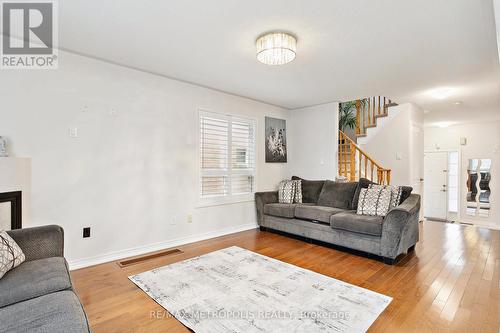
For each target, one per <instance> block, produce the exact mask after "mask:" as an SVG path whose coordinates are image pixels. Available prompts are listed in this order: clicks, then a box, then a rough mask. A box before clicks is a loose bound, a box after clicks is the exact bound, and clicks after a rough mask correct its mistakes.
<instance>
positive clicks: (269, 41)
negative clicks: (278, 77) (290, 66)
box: [255, 32, 297, 65]
mask: <svg viewBox="0 0 500 333" xmlns="http://www.w3.org/2000/svg"><path fill="white" fill-rule="evenodd" d="M255 46H256V47H257V60H259V61H260V62H261V63H263V64H266V65H284V64H286V63H289V62H290V61H292V60H293V59H295V53H296V51H297V38H295V37H294V36H292V35H290V34H288V33H286V32H270V33H267V34H264V35H262V36H260V37H259V38H257V41H256V42H255Z"/></svg>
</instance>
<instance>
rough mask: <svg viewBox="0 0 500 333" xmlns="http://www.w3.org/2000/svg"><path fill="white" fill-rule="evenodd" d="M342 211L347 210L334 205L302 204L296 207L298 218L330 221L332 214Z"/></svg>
mask: <svg viewBox="0 0 500 333" xmlns="http://www.w3.org/2000/svg"><path fill="white" fill-rule="evenodd" d="M341 212H345V210H344V209H340V208H334V207H324V206H304V205H302V206H297V207H296V208H295V217H296V218H298V219H305V220H313V221H320V222H324V223H330V216H332V215H333V214H338V213H341Z"/></svg>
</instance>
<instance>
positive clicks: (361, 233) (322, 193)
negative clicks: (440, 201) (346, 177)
mask: <svg viewBox="0 0 500 333" xmlns="http://www.w3.org/2000/svg"><path fill="white" fill-rule="evenodd" d="M293 179H300V178H298V177H293ZM371 183H372V182H370V181H369V180H367V179H361V180H360V181H359V182H351V183H338V182H333V181H328V180H327V181H308V180H304V179H303V180H302V201H303V203H302V204H281V203H278V192H277V191H276V192H259V193H256V194H255V204H256V209H257V219H258V224H259V226H260V227H261V230H275V231H279V232H282V233H286V234H292V235H296V236H300V237H302V238H306V239H309V240H316V241H320V242H323V243H329V244H333V245H337V246H341V247H345V248H349V249H353V250H357V251H362V252H366V253H370V254H373V255H376V256H379V257H381V258H383V260H384V262H385V263H388V264H393V263H395V262H396V258H397V257H398V256H399V255H401V254H404V253H407V252H408V251H411V250H413V249H414V246H415V244H416V243H417V242H418V240H419V229H418V221H419V211H420V196H419V195H417V194H411V191H412V188H411V187H406V186H405V187H403V194H402V197H401V202H400V204H399V206H397V207H395V208H393V209H392V210H390V211H389V213H388V214H387V215H386V216H385V217H379V216H365V215H357V214H356V209H357V206H358V197H359V193H360V191H361V189H362V188H367V187H368V186H369V184H371Z"/></svg>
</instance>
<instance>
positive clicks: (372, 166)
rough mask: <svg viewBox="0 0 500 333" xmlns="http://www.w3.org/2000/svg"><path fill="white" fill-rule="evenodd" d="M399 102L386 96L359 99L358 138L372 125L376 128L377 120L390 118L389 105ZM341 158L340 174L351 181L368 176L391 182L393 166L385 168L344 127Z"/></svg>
mask: <svg viewBox="0 0 500 333" xmlns="http://www.w3.org/2000/svg"><path fill="white" fill-rule="evenodd" d="M396 105H397V104H396V103H393V102H392V101H391V100H390V99H387V98H386V97H382V96H377V97H370V98H365V99H359V100H356V129H355V135H356V138H362V137H365V136H366V135H367V130H368V128H373V127H376V126H377V119H379V118H382V117H387V116H388V114H389V110H388V108H389V107H391V106H396ZM338 161H339V167H338V174H339V176H341V177H345V178H346V179H347V180H349V181H357V180H359V179H360V178H367V179H369V180H371V181H373V182H376V183H378V184H382V185H389V184H390V183H391V169H387V168H384V167H382V166H381V165H380V164H379V163H377V162H376V161H375V160H374V159H373V158H372V157H370V155H368V154H367V153H366V152H365V151H363V150H362V149H361V148H360V147H359V146H358V145H357V144H356V142H354V141H353V140H352V139H351V138H349V137H348V136H347V135H346V134H345V133H344V132H342V131H341V130H339V148H338Z"/></svg>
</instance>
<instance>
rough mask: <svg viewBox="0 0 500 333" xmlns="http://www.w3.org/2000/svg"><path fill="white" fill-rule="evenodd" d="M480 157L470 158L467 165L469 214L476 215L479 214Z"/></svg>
mask: <svg viewBox="0 0 500 333" xmlns="http://www.w3.org/2000/svg"><path fill="white" fill-rule="evenodd" d="M478 166H479V160H478V159H470V160H469V164H468V166H467V211H466V213H467V215H470V216H476V214H477V206H478V205H477V200H476V199H477V180H478V175H477V168H478Z"/></svg>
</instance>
